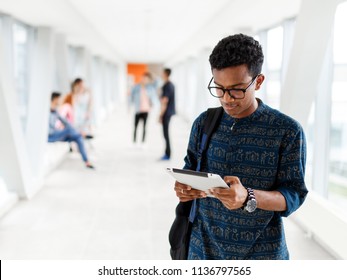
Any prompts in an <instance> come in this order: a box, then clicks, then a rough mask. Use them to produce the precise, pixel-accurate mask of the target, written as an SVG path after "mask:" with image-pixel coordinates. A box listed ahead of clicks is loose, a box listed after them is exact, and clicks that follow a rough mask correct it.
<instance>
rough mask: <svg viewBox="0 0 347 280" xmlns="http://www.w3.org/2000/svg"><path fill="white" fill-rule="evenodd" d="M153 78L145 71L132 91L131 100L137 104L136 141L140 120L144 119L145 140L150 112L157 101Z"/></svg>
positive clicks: (143, 136) (143, 138)
mask: <svg viewBox="0 0 347 280" xmlns="http://www.w3.org/2000/svg"><path fill="white" fill-rule="evenodd" d="M151 80H152V76H151V74H150V73H147V72H146V73H144V74H143V76H142V80H141V82H140V83H139V84H137V85H135V86H134V87H133V89H132V91H131V102H132V103H133V104H134V106H135V127H134V137H133V141H134V143H136V132H137V127H138V124H139V122H140V120H142V121H143V134H142V143H144V142H145V138H146V123H147V118H148V113H149V112H150V110H151V108H152V105H153V104H154V103H155V98H156V91H155V88H154V86H153V85H152V84H151Z"/></svg>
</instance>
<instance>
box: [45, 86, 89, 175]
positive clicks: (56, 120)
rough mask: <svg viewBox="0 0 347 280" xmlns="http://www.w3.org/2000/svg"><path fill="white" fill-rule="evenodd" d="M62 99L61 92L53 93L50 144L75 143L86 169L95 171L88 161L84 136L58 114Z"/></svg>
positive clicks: (50, 116)
mask: <svg viewBox="0 0 347 280" xmlns="http://www.w3.org/2000/svg"><path fill="white" fill-rule="evenodd" d="M60 98H61V94H60V93H59V92H53V93H52V96H51V111H50V115H49V135H48V142H57V141H63V142H75V143H76V144H77V146H78V150H79V152H80V153H81V156H82V159H83V161H84V162H85V164H86V167H87V168H92V169H94V166H93V165H92V164H91V163H90V162H89V161H88V157H87V153H86V150H85V147H84V143H83V137H82V135H81V134H80V133H79V132H77V131H76V129H74V128H73V127H72V126H71V124H69V122H68V121H67V120H66V119H64V118H63V117H62V116H60V115H59V113H58V112H57V109H58V107H59V105H60Z"/></svg>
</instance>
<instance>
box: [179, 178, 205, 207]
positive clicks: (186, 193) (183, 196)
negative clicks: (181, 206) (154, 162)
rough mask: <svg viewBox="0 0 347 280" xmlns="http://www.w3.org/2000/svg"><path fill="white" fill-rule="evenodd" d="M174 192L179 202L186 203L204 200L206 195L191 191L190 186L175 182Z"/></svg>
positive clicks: (201, 192)
mask: <svg viewBox="0 0 347 280" xmlns="http://www.w3.org/2000/svg"><path fill="white" fill-rule="evenodd" d="M175 191H176V195H177V197H178V198H179V199H180V201H181V202H187V201H190V200H193V199H196V198H205V197H206V193H205V192H203V191H199V190H195V189H192V187H191V186H188V185H185V184H181V183H179V182H177V181H176V183H175Z"/></svg>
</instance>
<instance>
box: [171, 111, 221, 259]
mask: <svg viewBox="0 0 347 280" xmlns="http://www.w3.org/2000/svg"><path fill="white" fill-rule="evenodd" d="M222 115H223V108H222V107H219V108H211V109H208V110H207V116H206V119H205V122H204V124H203V129H202V138H201V142H200V147H199V151H198V157H197V168H196V170H197V171H200V167H201V159H202V156H203V153H204V151H205V150H206V149H207V145H208V142H209V140H210V138H211V136H212V134H213V132H214V130H215V129H216V128H217V127H218V123H219V121H220V119H221V117H222ZM196 210H197V209H196V200H193V201H187V202H179V203H178V205H177V207H176V218H175V220H174V222H173V224H172V226H171V229H170V232H169V241H170V245H171V249H170V255H171V258H172V259H173V260H186V259H187V257H188V250H189V242H190V235H191V230H192V222H193V221H194V219H195V216H196ZM188 217H189V219H188Z"/></svg>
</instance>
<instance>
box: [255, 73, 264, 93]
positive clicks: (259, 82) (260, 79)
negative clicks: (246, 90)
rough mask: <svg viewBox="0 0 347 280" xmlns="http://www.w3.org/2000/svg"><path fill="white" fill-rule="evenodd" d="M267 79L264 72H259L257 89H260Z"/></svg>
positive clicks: (256, 83) (256, 82)
mask: <svg viewBox="0 0 347 280" xmlns="http://www.w3.org/2000/svg"><path fill="white" fill-rule="evenodd" d="M264 80H265V76H264V75H263V74H259V75H258V77H257V79H256V81H255V90H259V89H260V87H261V85H262V84H263V82H264Z"/></svg>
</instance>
